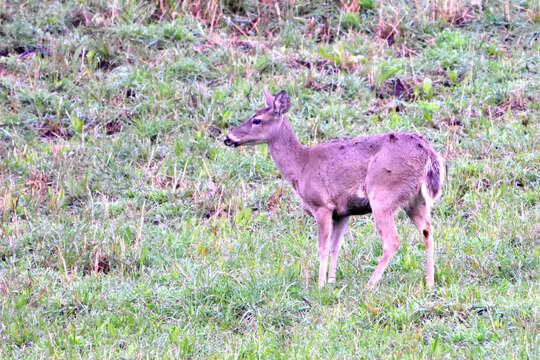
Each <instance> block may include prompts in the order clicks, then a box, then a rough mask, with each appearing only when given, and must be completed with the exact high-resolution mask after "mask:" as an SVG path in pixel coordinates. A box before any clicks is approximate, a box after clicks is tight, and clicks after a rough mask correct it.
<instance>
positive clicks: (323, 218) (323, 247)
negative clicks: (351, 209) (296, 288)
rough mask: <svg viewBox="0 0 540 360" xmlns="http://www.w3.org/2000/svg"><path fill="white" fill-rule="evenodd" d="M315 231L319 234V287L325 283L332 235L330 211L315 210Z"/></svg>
mask: <svg viewBox="0 0 540 360" xmlns="http://www.w3.org/2000/svg"><path fill="white" fill-rule="evenodd" d="M315 220H316V222H317V231H318V235H319V241H318V244H317V245H318V249H319V288H322V287H323V286H324V284H325V283H326V271H327V269H328V254H329V250H330V236H331V235H332V211H330V210H328V209H325V208H321V209H318V210H317V211H316V212H315Z"/></svg>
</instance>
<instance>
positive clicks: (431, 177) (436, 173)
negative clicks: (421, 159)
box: [422, 151, 446, 200]
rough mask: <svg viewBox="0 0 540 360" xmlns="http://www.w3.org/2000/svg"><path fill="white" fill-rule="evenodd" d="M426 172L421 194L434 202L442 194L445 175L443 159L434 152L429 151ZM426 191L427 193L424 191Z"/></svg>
mask: <svg viewBox="0 0 540 360" xmlns="http://www.w3.org/2000/svg"><path fill="white" fill-rule="evenodd" d="M426 168H427V172H426V177H425V179H424V183H423V184H422V188H423V189H422V190H424V191H423V192H424V193H425V192H427V195H429V197H430V198H431V199H432V200H436V199H437V198H438V197H439V196H441V193H442V184H443V180H444V177H445V175H446V164H445V161H444V159H443V157H442V156H441V155H439V154H437V153H436V152H434V151H430V153H429V156H428V162H427V165H426ZM425 190H427V191H425Z"/></svg>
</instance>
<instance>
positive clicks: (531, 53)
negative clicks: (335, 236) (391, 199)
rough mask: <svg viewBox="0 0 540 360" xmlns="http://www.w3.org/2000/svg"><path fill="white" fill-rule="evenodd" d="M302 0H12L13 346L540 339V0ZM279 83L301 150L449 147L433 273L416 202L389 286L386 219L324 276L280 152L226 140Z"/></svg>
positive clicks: (6, 220)
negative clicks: (416, 222)
mask: <svg viewBox="0 0 540 360" xmlns="http://www.w3.org/2000/svg"><path fill="white" fill-rule="evenodd" d="M291 3H292V2H289V1H282V2H281V3H280V6H279V10H280V13H279V14H278V13H277V10H276V8H275V7H274V6H273V5H272V6H267V5H265V4H264V2H260V3H259V2H256V1H252V0H246V1H243V2H233V1H225V0H223V1H219V2H218V3H217V4H218V6H217V7H216V8H215V16H214V20H215V21H214V23H213V24H212V21H211V19H212V14H214V12H213V9H214V8H213V7H212V2H210V1H191V2H185V3H184V4H183V5H182V3H181V2H175V1H164V2H163V6H164V7H163V10H161V9H160V6H159V2H157V1H155V2H154V1H142V0H119V1H112V2H111V1H100V0H93V1H71V0H68V1H53V0H50V1H49V0H47V1H39V2H38V1H22V0H18V1H17V0H12V1H9V2H5V4H4V3H2V4H1V5H0V19H1V23H0V217H1V222H0V358H2V359H8V358H9V359H11V358H13V359H19V358H28V359H36V358H74V359H88V358H99V359H102V358H111V359H117V358H130V359H131V358H133V359H141V358H145V359H146V358H159V359H166V358H171V359H172V358H216V359H218V358H219V359H221V358H234V359H237V358H242V359H251V358H284V359H289V358H478V359H484V358H519V359H529V358H530V359H536V358H538V357H539V356H540V347H539V345H538V344H539V343H540V335H539V326H538V323H539V311H540V307H539V299H540V291H539V286H538V284H539V281H540V277H539V266H540V264H539V259H540V254H539V243H540V241H539V240H540V227H539V224H540V219H539V215H540V205H539V199H540V192H539V190H538V189H539V188H540V140H539V129H540V127H539V124H540V122H539V118H540V117H539V111H540V105H539V97H538V94H539V90H540V76H539V73H540V65H539V64H540V55H539V54H540V50H539V46H540V44H539V41H538V34H539V29H540V22H539V21H540V15H538V11H539V6H538V4H537V3H536V2H535V1H484V2H483V7H482V8H479V7H477V6H472V7H467V6H464V5H465V2H463V1H459V0H458V1H455V2H444V1H439V2H437V1H436V2H429V3H430V4H431V5H430V6H433V4H435V3H436V4H438V6H439V7H438V10H437V11H432V10H433V8H432V7H429V8H425V6H427V3H428V2H425V3H424V2H417V3H418V4H420V9H416V8H415V5H414V2H413V3H411V2H408V1H392V2H379V1H371V0H363V1H360V2H359V6H358V11H357V12H355V13H347V11H346V10H341V9H340V5H339V2H325V1H308V0H302V1H298V0H297V1H296V6H295V7H292V6H291ZM450 3H451V4H452V5H449V4H450ZM449 6H450V7H449ZM425 9H428V10H426V11H423V10H425ZM419 10H420V11H419ZM257 14H259V17H258V18H257V19H258V20H257V21H255V18H256V16H257ZM396 19H398V20H399V21H398V22H396ZM254 24H255V25H254ZM392 25H393V26H392ZM392 29H394V30H392ZM263 88H266V89H268V90H270V91H272V92H276V91H279V90H281V89H286V90H287V91H288V92H289V94H290V96H291V101H292V108H291V111H290V120H291V122H292V123H293V127H294V129H295V131H296V133H297V135H298V137H299V139H300V140H301V141H302V142H303V143H305V144H312V145H313V144H317V143H320V142H323V141H327V140H330V139H334V138H346V137H357V136H367V135H370V134H375V133H381V132H386V131H389V130H402V131H418V132H420V133H422V134H424V135H425V136H426V137H427V138H428V139H429V140H430V142H431V143H432V144H433V147H434V148H435V149H436V150H438V151H439V152H440V153H442V154H444V156H445V157H446V158H447V159H448V164H449V176H448V179H447V183H446V184H445V188H444V196H443V197H442V199H441V200H440V201H439V202H438V203H437V205H436V207H435V209H434V211H433V228H434V236H435V243H436V251H435V255H436V286H435V287H434V288H433V289H427V288H425V286H424V283H425V282H424V276H425V271H424V266H425V251H424V249H423V245H422V243H421V241H420V238H419V235H418V234H417V232H416V230H415V229H414V227H413V226H412V224H410V222H409V221H408V220H407V219H406V217H405V216H403V214H400V215H399V216H398V219H397V226H398V233H399V236H400V240H401V247H400V250H399V251H398V253H397V254H396V256H395V257H394V259H393V260H392V262H391V265H390V266H389V268H388V269H387V271H386V272H385V274H384V276H383V279H382V280H381V283H380V285H379V286H378V287H377V288H376V289H375V290H374V291H367V290H365V289H364V285H365V283H366V282H367V280H368V278H369V276H370V275H371V273H372V271H373V269H374V268H375V266H376V264H377V262H378V258H379V256H380V255H381V252H382V250H381V244H380V240H379V237H378V235H377V234H376V231H375V228H374V224H373V220H372V218H371V217H370V216H364V217H355V218H354V219H353V221H352V226H351V229H350V230H349V231H348V233H347V235H346V239H345V243H344V245H343V250H342V256H341V258H340V261H339V264H338V279H337V283H336V284H335V285H334V286H327V287H325V288H324V289H321V290H319V289H317V286H316V281H317V279H316V272H317V268H318V260H317V258H318V257H317V249H316V229H315V224H314V221H313V220H312V219H311V218H309V217H307V216H306V215H305V214H304V213H303V211H302V210H301V207H300V204H299V201H298V200H297V199H296V197H295V195H294V193H293V191H292V189H291V188H290V187H289V186H288V185H287V184H285V183H284V181H283V180H281V178H280V176H279V174H278V172H277V170H276V168H275V166H274V164H273V162H272V160H271V159H270V157H269V154H268V150H267V149H266V147H264V146H258V147H252V148H240V149H236V150H232V149H229V148H226V147H225V146H224V145H223V143H222V140H223V138H224V135H225V133H226V131H227V129H229V128H230V127H233V126H235V125H237V124H239V123H241V122H242V121H244V120H245V119H246V118H247V117H248V116H249V115H251V114H252V113H253V112H254V111H255V110H257V109H258V108H259V107H261V106H262V104H263V96H262V89H263Z"/></svg>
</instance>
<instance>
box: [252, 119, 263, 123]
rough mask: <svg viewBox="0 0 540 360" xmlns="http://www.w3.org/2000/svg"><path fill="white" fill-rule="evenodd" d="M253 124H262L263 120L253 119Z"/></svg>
mask: <svg viewBox="0 0 540 360" xmlns="http://www.w3.org/2000/svg"><path fill="white" fill-rule="evenodd" d="M253 123H254V124H260V123H261V119H253Z"/></svg>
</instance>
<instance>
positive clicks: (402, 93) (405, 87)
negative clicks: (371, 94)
mask: <svg viewBox="0 0 540 360" xmlns="http://www.w3.org/2000/svg"><path fill="white" fill-rule="evenodd" d="M377 97H378V98H379V99H387V98H395V99H400V100H405V101H414V100H416V95H415V94H414V86H413V85H411V84H410V83H409V82H407V81H405V80H403V79H400V78H391V79H388V80H386V81H385V82H384V83H383V84H382V85H381V86H379V88H378V89H377Z"/></svg>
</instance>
